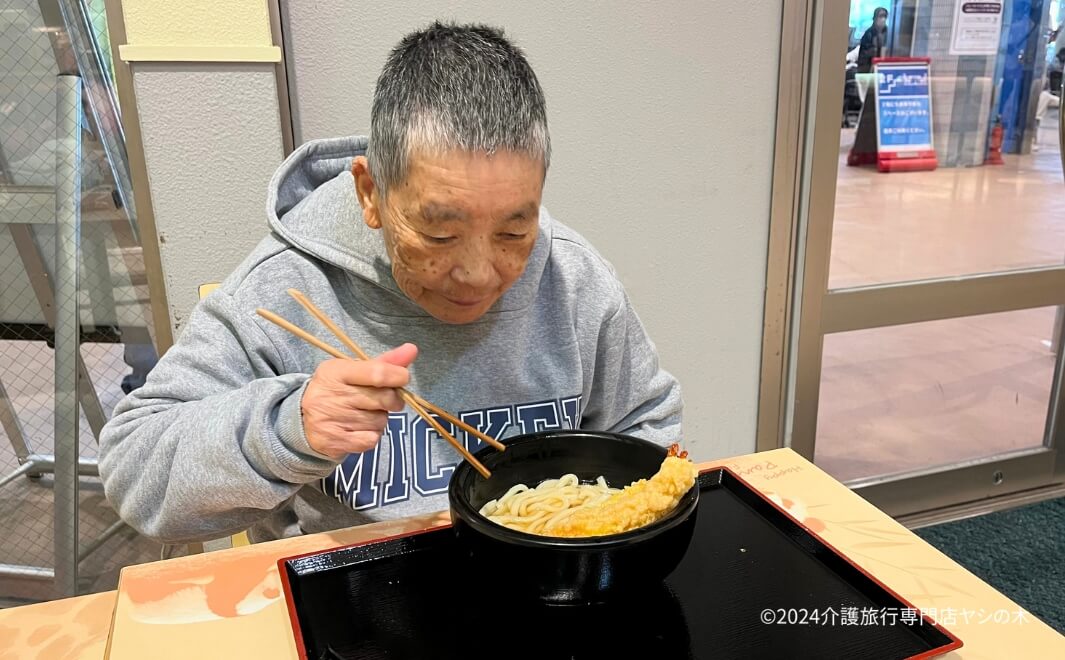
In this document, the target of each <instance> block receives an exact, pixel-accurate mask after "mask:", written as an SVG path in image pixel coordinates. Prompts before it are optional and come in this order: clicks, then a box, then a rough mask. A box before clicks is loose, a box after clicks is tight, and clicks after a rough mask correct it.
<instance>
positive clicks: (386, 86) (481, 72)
mask: <svg viewBox="0 0 1065 660" xmlns="http://www.w3.org/2000/svg"><path fill="white" fill-rule="evenodd" d="M452 149H460V150H463V151H471V152H484V153H493V152H495V151H503V150H509V151H517V152H524V153H527V154H529V155H530V156H532V157H533V158H538V159H542V160H543V163H544V171H545V172H546V171H547V166H548V164H549V163H550V160H551V137H550V135H549V134H548V131H547V105H546V103H545V102H544V92H543V90H542V89H540V83H539V81H537V79H536V74H535V73H533V70H532V67H531V66H529V63H528V61H526V59H525V55H524V54H523V53H522V51H521V50H520V49H519V48H518V47H517V46H515V45H514V44H512V43H511V42H510V41H509V40H508V39H507V38H506V37H505V36H504V35H503V31H502V30H499V29H496V28H492V27H488V26H485V25H455V24H444V23H440V22H436V23H433V24H432V25H430V26H429V27H428V28H425V29H424V30H419V31H417V32H412V33H411V34H408V35H407V36H406V37H404V38H403V40H402V41H400V42H399V45H398V46H396V47H395V48H394V49H393V50H392V53H391V55H389V57H388V61H387V62H385V66H384V68H383V69H382V70H381V75H380V77H378V79H377V89H376V90H375V91H374V98H373V110H372V112H371V115H370V145H369V147H368V149H367V151H366V157H367V160H369V166H370V172H371V174H372V175H373V177H374V183H375V184H376V186H377V187H378V189H379V190H380V192H381V194H382V195H384V194H386V193H387V191H388V189H389V187H391V186H393V185H396V184H398V183H401V182H402V181H403V180H404V179H405V178H406V176H407V169H408V167H409V160H410V156H411V154H412V153H416V152H417V151H420V150H427V151H429V152H430V153H441V152H444V151H448V150H452Z"/></svg>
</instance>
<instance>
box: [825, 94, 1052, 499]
mask: <svg viewBox="0 0 1065 660" xmlns="http://www.w3.org/2000/svg"><path fill="white" fill-rule="evenodd" d="M1043 126H1044V128H1043V130H1042V132H1041V134H1040V136H1039V138H1040V146H1041V150H1040V151H1039V152H1038V153H1037V154H1033V155H1027V156H1011V155H1006V156H1005V159H1006V165H1004V166H999V167H992V166H984V167H976V168H968V169H941V170H937V171H935V172H914V173H901V174H900V173H893V174H879V173H878V172H876V170H875V169H869V168H849V167H846V166H845V164H844V163H843V160H842V154H845V153H846V149H847V148H848V147H849V144H850V142H851V141H852V140H853V134H852V133H851V132H845V134H844V136H843V145H842V146H843V150H842V154H841V165H840V169H839V180H838V184H837V193H836V215H835V220H834V232H833V247H832V259H831V269H830V287H832V288H845V287H850V286H860V285H866V284H874V283H886V282H899V281H907V280H916V279H924V278H932V277H949V276H957V275H963V274H972V273H982V272H991V271H999V270H1008V269H1014V268H1023V267H1029V266H1042V265H1052V264H1060V263H1062V262H1063V261H1065V178H1063V176H1062V169H1061V162H1060V160H1059V152H1058V147H1057V136H1056V134H1055V133H1054V131H1053V129H1054V128H1056V126H1057V114H1056V112H1052V113H1051V115H1049V116H1048V117H1047V118H1046V120H1045V121H1044V122H1043ZM1055 314H1056V310H1055V309H1054V308H1045V309H1036V310H1024V311H1019V312H1011V313H1005V314H995V315H987V316H978V317H971V318H965V319H953V320H947V321H937V322H930V323H920V324H914V325H908V326H896V327H889V328H880V329H875V330H864V331H858V332H849V333H843V334H837V335H830V336H828V337H827V338H826V339H825V344H824V358H823V368H822V380H821V396H820V405H819V417H818V435H817V453H816V460H817V462H818V463H819V464H820V465H821V466H822V467H824V468H825V469H827V470H828V471H829V472H831V473H832V474H833V475H835V476H836V477H838V478H840V479H843V480H850V479H859V478H864V477H870V476H877V475H881V474H892V473H897V472H906V471H911V470H916V469H922V468H928V467H934V466H940V465H944V464H949V463H954V462H958V461H963V460H966V459H975V458H980V457H985V456H989V455H994V454H998V453H1001V452H1005V451H1010V450H1014V449H1019V448H1025V447H1031V446H1033V445H1038V444H1039V443H1041V442H1042V440H1043V431H1044V427H1045V423H1046V414H1047V403H1048V400H1049V393H1050V388H1051V383H1052V380H1053V367H1054V356H1053V355H1052V354H1051V352H1050V341H1051V336H1052V331H1053V326H1054V321H1055Z"/></svg>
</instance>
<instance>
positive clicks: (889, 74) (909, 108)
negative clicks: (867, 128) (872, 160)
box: [875, 62, 932, 151]
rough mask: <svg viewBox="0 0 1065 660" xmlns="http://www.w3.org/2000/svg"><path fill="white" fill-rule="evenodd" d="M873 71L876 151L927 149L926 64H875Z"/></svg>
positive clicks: (929, 137) (928, 103)
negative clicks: (874, 80) (874, 74)
mask: <svg viewBox="0 0 1065 660" xmlns="http://www.w3.org/2000/svg"><path fill="white" fill-rule="evenodd" d="M875 71H876V120H877V146H878V149H879V150H880V151H908V150H917V149H922V148H923V149H931V148H932V103H931V101H930V100H929V87H928V64H926V63H924V62H921V63H906V64H890V63H885V64H877V65H876V68H875Z"/></svg>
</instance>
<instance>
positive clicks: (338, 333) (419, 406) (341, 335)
mask: <svg viewBox="0 0 1065 660" xmlns="http://www.w3.org/2000/svg"><path fill="white" fill-rule="evenodd" d="M288 295H290V296H292V297H293V298H295V300H296V302H298V303H299V304H300V305H303V308H304V309H306V310H307V311H308V312H310V314H311V316H313V317H314V318H316V319H318V320H319V321H320V322H321V323H322V325H324V326H325V327H326V328H328V329H329V331H330V332H332V333H333V336H334V337H336V338H337V339H339V340H340V343H342V344H344V346H346V347H347V348H348V350H350V351H351V352H352V353H354V354H355V355H356V356H357V357H352V356H351V355H347V354H345V353H343V352H341V351H339V350H337V349H336V348H334V347H332V346H330V345H329V344H327V343H325V342H324V341H322V340H321V339H318V338H317V337H315V336H314V335H312V334H311V333H309V332H307V331H306V330H304V329H303V328H301V327H299V326H298V325H295V324H293V323H290V322H289V321H286V320H285V319H283V318H281V317H280V316H278V315H277V314H274V313H273V312H271V311H270V310H267V309H263V308H261V307H260V308H259V309H257V310H255V312H256V313H257V314H258V315H259V316H261V317H263V318H264V319H266V320H267V321H270V322H271V323H273V324H274V325H276V326H278V327H280V328H283V329H285V330H288V331H289V332H291V333H292V334H294V335H296V336H297V337H299V338H300V339H302V340H303V341H305V342H307V343H308V344H310V345H312V346H314V347H316V348H318V349H321V350H322V351H325V352H326V353H328V354H329V355H332V356H333V357H335V358H339V359H341V360H369V359H370V357H369V356H368V355H366V353H365V352H364V351H363V350H362V349H361V348H359V345H358V344H356V343H355V342H354V341H353V340H352V339H351V337H349V336H348V335H347V334H345V332H344V331H343V330H341V329H340V326H338V325H337V324H336V323H333V320H332V319H330V318H329V317H328V316H326V315H325V312H323V311H322V310H320V309H318V307H317V305H315V304H314V303H312V302H311V301H310V300H309V299H308V298H307V296H305V295H303V294H302V293H300V292H299V291H297V290H295V289H289V290H288ZM399 396H400V398H401V399H403V402H404V403H406V404H407V405H408V406H410V407H411V409H412V410H413V411H414V412H416V413H418V415H420V416H421V418H422V419H424V420H425V421H426V422H428V423H429V425H430V426H432V427H433V430H435V431H436V432H437V433H438V434H439V435H440V437H441V438H443V439H444V440H447V441H448V442H449V443H450V444H451V446H452V447H454V448H455V450H456V451H458V453H460V454H462V457H463V458H464V459H466V460H467V461H469V463H470V465H472V466H473V467H474V468H475V469H476V470H477V471H478V472H480V473H481V475H482V476H483V477H484V478H485V479H487V478H489V477H491V476H492V473H491V472H489V471H488V468H486V467H485V466H484V465H482V464H481V462H480V461H478V460H477V459H476V458H474V457H473V454H471V453H470V452H469V451H468V450H467V449H466V447H464V446H463V445H462V443H461V442H459V441H458V440H456V439H455V438H454V436H452V435H451V434H450V433H448V432H447V431H446V430H444V427H443V426H441V425H440V422H438V421H436V418H435V417H433V416H432V415H431V414H430V411H431V412H434V413H436V414H437V415H440V416H441V417H443V418H444V419H446V420H447V421H449V422H451V423H452V424H454V425H455V426H457V427H459V428H460V429H462V430H463V431H466V432H467V433H469V434H471V435H473V436H475V437H477V438H479V439H480V440H483V441H484V442H486V443H488V444H489V445H491V446H493V447H495V448H496V449H498V450H499V451H503V450H505V449H506V446H505V445H504V444H503V443H502V442H499V441H498V440H496V439H495V438H493V437H491V436H488V435H485V434H484V433H481V432H480V431H478V430H477V429H475V428H473V427H472V426H470V425H469V424H467V423H466V422H464V421H462V420H461V419H459V418H458V417H456V416H455V415H452V414H451V413H449V412H448V411H446V410H444V409H443V408H440V407H438V406H435V405H433V404H431V403H429V402H428V401H426V400H425V399H423V398H421V397H420V396H418V395H417V394H415V393H413V392H411V391H409V390H407V389H406V388H400V389H399Z"/></svg>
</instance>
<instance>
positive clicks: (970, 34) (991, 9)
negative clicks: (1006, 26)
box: [950, 0, 1003, 55]
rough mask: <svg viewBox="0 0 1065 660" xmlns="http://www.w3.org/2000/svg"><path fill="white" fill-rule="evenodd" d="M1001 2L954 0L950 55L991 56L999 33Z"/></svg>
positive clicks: (994, 51) (1000, 29)
mask: <svg viewBox="0 0 1065 660" xmlns="http://www.w3.org/2000/svg"><path fill="white" fill-rule="evenodd" d="M1002 4H1003V3H1001V2H973V1H972V0H955V5H954V27H953V28H952V29H951V32H950V54H951V55H994V54H995V53H997V52H998V44H999V38H1000V35H1001V33H1002Z"/></svg>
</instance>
